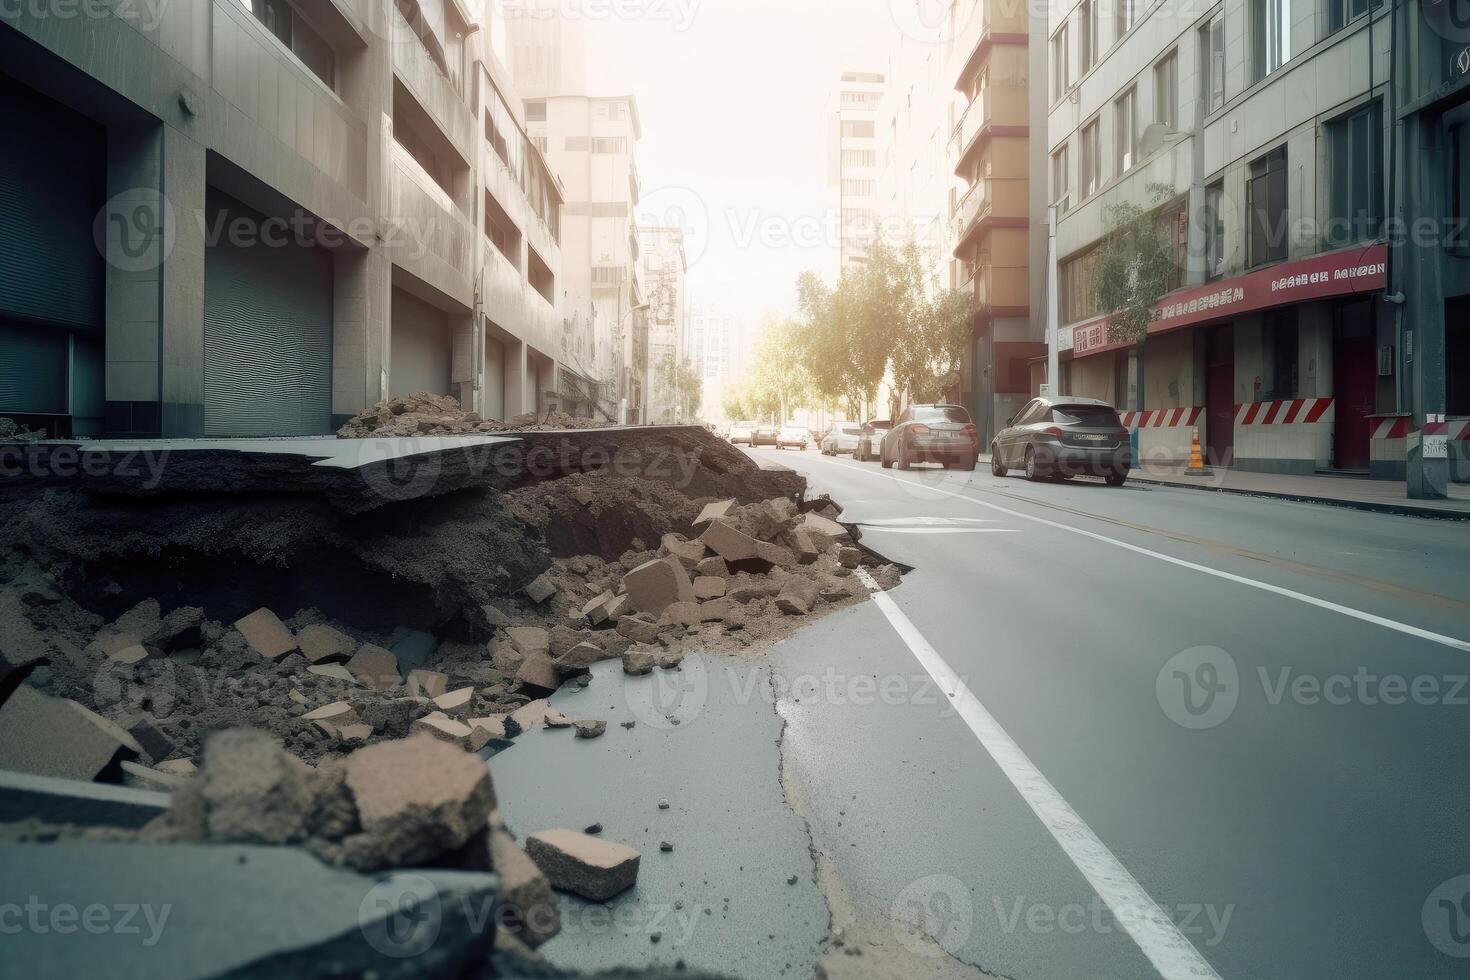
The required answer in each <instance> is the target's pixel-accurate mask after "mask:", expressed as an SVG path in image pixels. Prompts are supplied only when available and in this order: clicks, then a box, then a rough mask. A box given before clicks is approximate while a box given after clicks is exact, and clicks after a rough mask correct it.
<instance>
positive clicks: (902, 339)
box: [893, 243, 974, 402]
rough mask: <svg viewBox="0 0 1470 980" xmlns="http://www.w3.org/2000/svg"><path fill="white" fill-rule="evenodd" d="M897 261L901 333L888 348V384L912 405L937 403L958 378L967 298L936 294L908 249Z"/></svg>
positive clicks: (966, 338)
mask: <svg viewBox="0 0 1470 980" xmlns="http://www.w3.org/2000/svg"><path fill="white" fill-rule="evenodd" d="M901 258H902V265H901V268H900V276H901V278H900V282H901V284H902V285H901V296H900V299H899V304H900V307H899V308H900V311H901V314H902V318H901V320H900V322H901V324H902V326H903V329H902V331H901V332H900V334H899V336H898V339H897V343H896V344H895V345H894V350H893V378H894V381H895V382H897V384H898V387H899V388H900V389H903V390H905V391H907V392H908V393H909V397H910V399H912V400H913V401H916V402H937V401H942V400H943V399H944V398H945V397H946V394H947V393H948V392H949V391H951V390H953V389H954V388H956V387H958V386H959V384H960V381H961V379H962V377H963V375H962V371H963V368H964V364H965V356H966V353H967V352H968V350H969V347H970V338H971V336H972V330H973V320H972V311H973V309H974V304H973V298H972V297H971V296H970V295H969V294H967V293H963V292H961V291H959V290H957V289H941V288H940V287H939V283H938V279H937V277H935V276H933V275H930V274H929V273H927V271H926V269H925V261H924V256H923V253H922V252H921V251H920V250H919V249H918V247H917V246H916V245H914V244H913V243H910V244H909V245H908V246H906V247H905V249H904V252H903V254H902V256H901Z"/></svg>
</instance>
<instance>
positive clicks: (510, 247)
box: [485, 191, 521, 270]
mask: <svg viewBox="0 0 1470 980" xmlns="http://www.w3.org/2000/svg"><path fill="white" fill-rule="evenodd" d="M485 235H486V237H487V238H489V239H490V241H491V242H493V243H494V245H495V248H496V251H498V252H500V254H501V255H503V256H505V260H506V261H507V262H509V263H510V264H511V265H512V266H514V267H515V268H516V269H517V270H519V269H520V267H521V233H520V231H519V230H518V229H517V228H516V226H515V222H514V221H511V220H510V215H508V214H506V213H505V209H504V208H502V207H501V206H500V204H499V202H497V201H496V200H495V198H493V197H491V196H490V192H489V191H486V192H485Z"/></svg>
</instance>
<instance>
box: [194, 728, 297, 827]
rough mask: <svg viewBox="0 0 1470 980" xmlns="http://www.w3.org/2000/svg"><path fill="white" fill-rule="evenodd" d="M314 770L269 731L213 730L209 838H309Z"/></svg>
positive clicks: (204, 780) (207, 783)
mask: <svg viewBox="0 0 1470 980" xmlns="http://www.w3.org/2000/svg"><path fill="white" fill-rule="evenodd" d="M310 771H311V770H310V769H309V768H308V767H307V766H306V765H305V764H304V763H303V762H301V760H299V759H296V758H293V757H292V756H290V755H288V754H287V753H286V751H285V750H284V749H283V748H282V747H281V743H280V742H278V741H277V740H276V739H275V738H274V737H272V736H271V735H269V734H267V733H266V732H262V731H259V730H256V729H252V728H231V729H226V730H224V731H218V732H211V733H210V734H209V735H208V736H207V737H206V738H205V740H204V771H203V774H202V777H201V783H200V790H201V793H202V796H203V802H204V807H205V830H206V834H207V839H209V840H212V841H235V842H239V843H247V844H287V843H292V842H295V841H300V840H302V839H304V838H305V837H306V830H307V818H308V814H309V813H310V809H311V801H312V793H311V787H310V785H309V784H308V782H307V775H308V773H310Z"/></svg>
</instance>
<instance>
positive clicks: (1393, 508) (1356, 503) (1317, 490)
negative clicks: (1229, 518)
mask: <svg viewBox="0 0 1470 980" xmlns="http://www.w3.org/2000/svg"><path fill="white" fill-rule="evenodd" d="M1130 479H1133V480H1137V481H1138V482H1140V483H1153V484H1159V485H1162V486H1179V487H1193V488H1194V489H1197V490H1214V491H1217V492H1220V493H1243V494H1253V495H1255V496H1259V497H1281V498H1284V499H1287V500H1307V501H1312V502H1314V503H1324V504H1334V505H1337V506H1340V507H1352V508H1355V509H1357V510H1371V511H1378V512H1381V513H1387V514H1409V515H1413V516H1420V517H1450V518H1467V519H1470V485H1466V484H1463V483H1451V484H1450V487H1449V494H1450V495H1449V499H1447V500H1410V499H1409V498H1408V496H1407V491H1406V488H1405V484H1404V483H1403V481H1393V480H1370V479H1368V478H1367V477H1354V476H1289V475H1283V474H1277V473H1249V472H1244V471H1236V470H1229V469H1219V468H1217V469H1216V470H1215V471H1214V474H1213V475H1211V476H1186V475H1185V474H1184V465H1183V464H1172V463H1145V464H1144V465H1143V467H1142V468H1141V469H1136V470H1134V471H1133V474H1132V476H1131V477H1130Z"/></svg>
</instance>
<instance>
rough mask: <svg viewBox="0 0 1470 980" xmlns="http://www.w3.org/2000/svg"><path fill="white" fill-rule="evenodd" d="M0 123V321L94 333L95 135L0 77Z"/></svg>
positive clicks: (98, 263)
mask: <svg viewBox="0 0 1470 980" xmlns="http://www.w3.org/2000/svg"><path fill="white" fill-rule="evenodd" d="M0 119H4V120H5V143H6V146H7V147H8V150H7V152H5V153H4V154H3V155H0V161H3V162H0V316H7V317H14V318H16V319H23V320H34V321H42V322H46V323H55V324H58V325H63V326H66V327H72V328H78V327H79V328H83V329H93V330H96V329H100V328H101V326H102V304H103V295H104V291H105V283H106V277H105V274H104V265H103V260H102V254H101V253H100V252H99V251H98V250H97V246H96V244H95V243H94V241H93V237H92V230H93V229H92V225H93V221H94V219H95V218H96V217H97V212H98V210H99V209H100V208H101V206H102V190H103V186H104V179H105V178H104V174H103V161H104V159H105V152H106V151H105V144H104V143H103V140H102V134H101V131H100V130H99V129H98V127H97V126H95V125H94V124H93V123H91V122H89V121H87V120H86V119H84V118H82V117H81V116H79V115H77V114H76V113H74V112H72V111H71V110H69V109H67V108H65V107H64V106H62V105H60V104H59V103H56V102H52V101H50V100H49V99H46V98H43V97H42V96H39V95H36V94H34V93H31V92H29V91H27V90H25V89H24V88H23V87H22V86H21V85H20V84H19V83H17V82H13V81H11V80H9V79H7V78H5V77H4V76H3V75H0ZM3 404H4V403H0V405H3ZM63 410H64V409H63Z"/></svg>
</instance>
